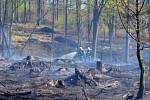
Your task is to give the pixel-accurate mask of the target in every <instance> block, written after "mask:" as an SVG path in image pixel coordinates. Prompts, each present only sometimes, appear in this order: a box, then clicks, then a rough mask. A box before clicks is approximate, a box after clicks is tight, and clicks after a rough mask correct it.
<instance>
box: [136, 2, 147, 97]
mask: <svg viewBox="0 0 150 100" xmlns="http://www.w3.org/2000/svg"><path fill="white" fill-rule="evenodd" d="M138 2H139V0H136V35H137V59H138V63H139V67H140V86H139V91H138V93H137V98H138V99H142V98H143V94H144V88H145V84H144V81H145V79H144V74H145V67H144V62H143V59H142V56H141V48H140V47H141V46H140V22H139V9H138V8H139V4H138Z"/></svg>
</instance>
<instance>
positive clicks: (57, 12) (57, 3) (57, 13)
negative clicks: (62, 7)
mask: <svg viewBox="0 0 150 100" xmlns="http://www.w3.org/2000/svg"><path fill="white" fill-rule="evenodd" d="M56 8H57V10H56V19H57V21H58V17H59V0H57V1H56Z"/></svg>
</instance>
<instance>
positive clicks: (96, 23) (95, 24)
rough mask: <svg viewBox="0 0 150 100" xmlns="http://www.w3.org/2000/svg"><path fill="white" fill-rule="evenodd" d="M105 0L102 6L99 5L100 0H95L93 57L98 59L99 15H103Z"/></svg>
mask: <svg viewBox="0 0 150 100" xmlns="http://www.w3.org/2000/svg"><path fill="white" fill-rule="evenodd" d="M104 1H105V0H102V1H101V7H100V8H99V6H98V0H95V1H94V9H93V42H92V50H93V52H92V58H93V60H96V47H97V28H98V23H99V17H100V15H101V11H102V8H103V6H104Z"/></svg>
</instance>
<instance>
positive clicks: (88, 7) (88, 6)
mask: <svg viewBox="0 0 150 100" xmlns="http://www.w3.org/2000/svg"><path fill="white" fill-rule="evenodd" d="M87 33H88V41H89V42H90V0H87Z"/></svg>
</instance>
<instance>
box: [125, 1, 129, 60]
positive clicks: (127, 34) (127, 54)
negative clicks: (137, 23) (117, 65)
mask: <svg viewBox="0 0 150 100" xmlns="http://www.w3.org/2000/svg"><path fill="white" fill-rule="evenodd" d="M128 8H129V1H128ZM126 23H127V28H126V29H127V31H128V30H129V27H128V24H129V9H127V21H126ZM128 60H129V33H126V37H125V61H126V62H128Z"/></svg>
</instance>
